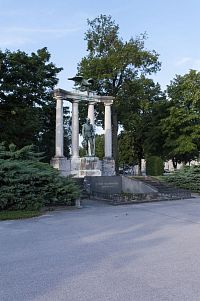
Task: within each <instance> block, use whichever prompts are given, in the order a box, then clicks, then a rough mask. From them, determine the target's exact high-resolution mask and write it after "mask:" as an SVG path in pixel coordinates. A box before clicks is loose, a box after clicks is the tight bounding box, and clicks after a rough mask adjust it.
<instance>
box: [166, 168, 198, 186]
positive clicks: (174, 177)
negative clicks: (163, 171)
mask: <svg viewBox="0 0 200 301" xmlns="http://www.w3.org/2000/svg"><path fill="white" fill-rule="evenodd" d="M164 179H165V180H166V181H167V182H169V183H172V184H174V185H176V186H177V187H180V188H185V189H189V190H191V191H194V192H200V166H191V167H190V166H185V167H184V168H182V169H180V170H178V171H175V172H174V173H172V174H171V175H168V176H166V177H165V178H164Z"/></svg>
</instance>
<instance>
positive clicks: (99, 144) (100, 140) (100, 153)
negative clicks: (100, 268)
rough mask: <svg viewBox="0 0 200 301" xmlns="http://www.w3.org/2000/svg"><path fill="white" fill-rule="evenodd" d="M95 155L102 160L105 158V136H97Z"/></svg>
mask: <svg viewBox="0 0 200 301" xmlns="http://www.w3.org/2000/svg"><path fill="white" fill-rule="evenodd" d="M95 154H96V156H97V157H98V158H99V159H100V160H102V159H103V157H104V135H95Z"/></svg>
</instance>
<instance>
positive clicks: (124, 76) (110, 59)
mask: <svg viewBox="0 0 200 301" xmlns="http://www.w3.org/2000/svg"><path fill="white" fill-rule="evenodd" d="M145 39H146V35H144V34H142V35H139V36H137V37H136V38H130V39H129V40H128V41H123V39H122V38H120V36H119V26H118V25H116V24H115V21H113V20H112V17H111V16H106V15H100V16H99V17H97V18H95V19H93V20H88V30H87V32H86V34H85V40H86V41H87V51H88V55H87V56H85V57H84V58H83V59H82V60H81V62H80V64H79V66H78V72H79V74H81V75H83V76H84V77H85V78H89V77H92V78H94V80H95V85H94V89H95V90H96V91H97V92H98V94H101V95H112V96H114V97H115V101H114V104H113V106H112V127H113V131H112V132H113V156H114V158H115V160H117V133H118V125H119V123H121V124H122V125H123V124H124V119H123V117H124V114H123V111H124V109H125V106H126V100H125V99H126V97H128V96H129V95H127V86H128V85H129V83H130V84H132V81H133V80H135V79H136V78H138V77H140V75H141V74H143V75H144V74H152V73H153V72H156V71H158V70H159V69H160V65H161V64H160V62H159V61H158V54H157V53H156V52H155V51H154V50H152V51H150V50H147V49H146V48H145ZM122 107H123V110H122ZM99 113H100V114H99V116H98V117H97V119H101V118H102V117H101V116H102V115H101V114H103V112H102V108H101V109H100V110H99Z"/></svg>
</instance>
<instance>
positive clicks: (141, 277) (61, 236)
mask: <svg viewBox="0 0 200 301" xmlns="http://www.w3.org/2000/svg"><path fill="white" fill-rule="evenodd" d="M0 300H1V301H36V300H37V301H147V300H148V301H149V300H150V301H157V300H158V301H162V300H163V301H164V300H166V301H168V300H170V301H176V300H178V301H184V300H187V301H193V300H195V301H199V300H200V198H195V199H190V200H180V201H173V202H161V203H151V204H140V205H128V206H118V207H112V206H109V205H106V204H103V203H102V204H99V203H95V202H94V203H92V202H86V203H85V206H84V208H83V209H79V210H78V209H77V210H71V211H62V212H52V213H49V214H46V215H44V216H41V217H38V218H33V219H29V220H23V221H5V222H0Z"/></svg>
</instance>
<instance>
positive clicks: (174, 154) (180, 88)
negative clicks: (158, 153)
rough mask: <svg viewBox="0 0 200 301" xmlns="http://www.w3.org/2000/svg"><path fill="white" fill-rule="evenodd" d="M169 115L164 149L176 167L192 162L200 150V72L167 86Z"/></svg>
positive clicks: (165, 123) (164, 124)
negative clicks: (178, 164)
mask: <svg viewBox="0 0 200 301" xmlns="http://www.w3.org/2000/svg"><path fill="white" fill-rule="evenodd" d="M167 94H168V97H169V105H170V107H169V109H168V116H167V117H166V118H164V119H163V120H162V122H161V125H162V131H163V133H164V134H165V135H166V140H165V144H164V147H165V148H166V153H167V158H168V159H172V160H173V162H174V167H176V164H177V163H180V162H184V163H187V162H190V161H191V160H193V159H196V158H197V157H198V156H199V151H200V72H197V71H196V70H190V71H189V73H187V74H185V75H183V76H181V75H177V76H176V77H175V78H174V80H173V81H171V83H170V85H169V86H168V87H167Z"/></svg>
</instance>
